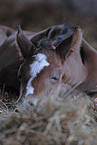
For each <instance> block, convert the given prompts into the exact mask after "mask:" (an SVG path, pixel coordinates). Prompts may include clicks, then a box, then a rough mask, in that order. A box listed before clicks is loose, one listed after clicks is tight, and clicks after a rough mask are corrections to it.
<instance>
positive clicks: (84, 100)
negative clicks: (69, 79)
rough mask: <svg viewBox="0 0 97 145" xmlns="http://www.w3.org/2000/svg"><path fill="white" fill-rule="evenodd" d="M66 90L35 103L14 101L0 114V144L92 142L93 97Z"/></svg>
mask: <svg viewBox="0 0 97 145" xmlns="http://www.w3.org/2000/svg"><path fill="white" fill-rule="evenodd" d="M66 91H67V89H64V88H61V90H60V91H59V93H58V95H57V97H55V96H53V95H50V96H48V97H45V99H44V100H42V101H40V102H39V103H38V104H37V106H33V104H32V102H31V101H30V102H29V103H25V104H22V103H18V104H17V105H16V106H15V108H14V107H13V109H6V107H5V108H3V109H2V112H1V114H0V145H11V144H13V145H22V144H23V145H38V144H39V145H62V144H63V145H65V144H66V145H91V144H93V145H96V144H97V100H96V99H93V101H91V100H90V98H89V97H88V96H86V95H85V94H83V93H81V92H79V91H76V90H75V91H74V92H72V93H71V94H69V95H68V97H66V98H65V99H63V98H64V96H65V94H66V93H65V92H66Z"/></svg>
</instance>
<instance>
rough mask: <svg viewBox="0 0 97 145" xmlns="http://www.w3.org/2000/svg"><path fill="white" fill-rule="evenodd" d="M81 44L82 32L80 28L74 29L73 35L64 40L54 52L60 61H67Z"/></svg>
mask: <svg viewBox="0 0 97 145" xmlns="http://www.w3.org/2000/svg"><path fill="white" fill-rule="evenodd" d="M81 42H82V32H81V29H80V27H75V31H74V33H73V34H72V35H71V36H70V37H68V38H67V39H64V40H63V41H62V42H61V43H60V44H59V45H58V46H57V47H56V52H57V54H59V55H60V57H61V58H62V59H65V60H66V59H67V58H68V57H69V56H70V55H71V54H72V53H73V52H75V51H77V50H78V49H79V48H80V46H81Z"/></svg>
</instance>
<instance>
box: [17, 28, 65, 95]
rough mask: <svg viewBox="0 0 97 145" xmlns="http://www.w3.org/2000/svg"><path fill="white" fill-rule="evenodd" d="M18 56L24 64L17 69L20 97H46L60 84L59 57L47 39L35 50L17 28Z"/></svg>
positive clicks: (60, 64) (60, 65) (60, 66)
mask: <svg viewBox="0 0 97 145" xmlns="http://www.w3.org/2000/svg"><path fill="white" fill-rule="evenodd" d="M17 42H18V45H19V51H20V52H19V54H20V55H21V56H22V58H23V60H24V62H23V64H22V65H21V66H20V69H19V77H20V95H21V96H22V95H23V96H25V97H28V96H32V95H33V96H34V95H35V96H36V95H38V94H39V95H47V94H48V93H49V92H50V91H51V90H52V89H53V88H56V87H57V85H58V84H59V83H60V82H61V77H62V63H61V59H60V56H59V55H58V54H57V52H56V50H55V49H54V48H53V45H52V43H51V42H50V41H49V40H48V39H43V40H41V41H39V44H38V46H37V48H36V47H35V46H34V45H33V44H32V42H31V41H30V40H28V39H27V38H26V37H25V36H24V34H23V32H22V30H21V29H20V28H19V31H18V34H17Z"/></svg>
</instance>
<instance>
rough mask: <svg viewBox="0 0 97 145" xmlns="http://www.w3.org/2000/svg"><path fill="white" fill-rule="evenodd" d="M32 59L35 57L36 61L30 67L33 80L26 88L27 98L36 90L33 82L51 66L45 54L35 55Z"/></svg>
mask: <svg viewBox="0 0 97 145" xmlns="http://www.w3.org/2000/svg"><path fill="white" fill-rule="evenodd" d="M32 57H35V61H34V62H33V63H32V64H31V65H30V75H31V78H30V80H29V81H28V83H27V87H26V90H27V92H26V95H25V96H26V97H27V96H28V95H30V94H33V93H34V88H33V87H32V85H31V82H32V80H34V78H35V77H36V76H37V74H39V73H40V72H41V71H42V70H43V68H44V67H45V66H49V65H50V64H49V63H48V62H47V60H46V59H47V57H46V55H45V54H42V53H38V54H37V55H34V56H32Z"/></svg>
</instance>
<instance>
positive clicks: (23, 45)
mask: <svg viewBox="0 0 97 145" xmlns="http://www.w3.org/2000/svg"><path fill="white" fill-rule="evenodd" d="M17 44H18V46H19V50H20V53H21V54H22V56H23V57H24V58H27V57H28V56H29V54H30V53H31V52H33V51H34V50H35V46H34V44H33V43H32V42H31V41H30V40H29V39H27V38H26V36H25V35H24V33H23V31H22V29H21V27H20V26H18V33H17Z"/></svg>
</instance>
